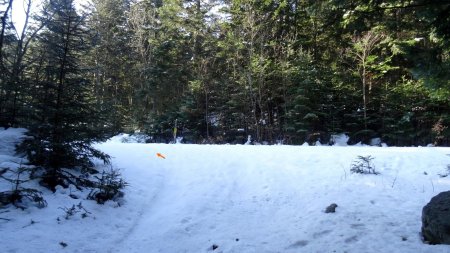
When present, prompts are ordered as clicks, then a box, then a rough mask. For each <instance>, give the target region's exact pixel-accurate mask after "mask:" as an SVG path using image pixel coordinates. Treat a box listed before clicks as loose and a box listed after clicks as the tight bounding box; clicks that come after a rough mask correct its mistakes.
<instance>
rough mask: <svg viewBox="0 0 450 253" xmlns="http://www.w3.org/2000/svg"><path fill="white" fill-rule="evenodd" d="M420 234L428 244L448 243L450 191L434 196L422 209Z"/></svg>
mask: <svg viewBox="0 0 450 253" xmlns="http://www.w3.org/2000/svg"><path fill="white" fill-rule="evenodd" d="M422 236H423V238H424V240H425V241H426V242H428V243H430V244H450V191H446V192H441V193H439V194H438V195H436V196H434V197H433V198H432V199H431V200H430V202H429V203H428V204H427V205H426V206H424V208H423V209H422Z"/></svg>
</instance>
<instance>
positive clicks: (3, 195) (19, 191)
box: [0, 165, 47, 209]
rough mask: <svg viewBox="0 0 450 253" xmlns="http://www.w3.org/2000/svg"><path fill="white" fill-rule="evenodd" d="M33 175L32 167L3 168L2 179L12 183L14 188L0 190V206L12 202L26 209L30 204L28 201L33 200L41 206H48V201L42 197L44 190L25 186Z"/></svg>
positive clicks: (0, 172) (0, 174)
mask: <svg viewBox="0 0 450 253" xmlns="http://www.w3.org/2000/svg"><path fill="white" fill-rule="evenodd" d="M31 175H32V169H31V168H28V167H23V166H22V165H20V166H19V167H18V168H17V169H10V168H2V169H1V171H0V179H3V180H5V181H7V182H9V183H11V185H12V189H11V190H10V191H3V192H0V207H1V206H4V205H8V204H12V205H14V206H15V207H17V208H21V209H25V208H26V207H27V205H28V203H27V202H32V203H34V204H36V206H38V207H39V208H42V207H45V206H47V202H46V201H45V199H44V198H43V197H42V192H40V191H38V190H36V189H32V188H26V187H24V186H23V184H24V183H27V182H29V181H31V180H33V178H32V176H31Z"/></svg>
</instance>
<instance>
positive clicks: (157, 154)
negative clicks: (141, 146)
mask: <svg viewBox="0 0 450 253" xmlns="http://www.w3.org/2000/svg"><path fill="white" fill-rule="evenodd" d="M156 156H157V157H159V158H162V159H166V157H165V156H163V155H162V154H161V153H156Z"/></svg>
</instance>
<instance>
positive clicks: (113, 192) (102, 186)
mask: <svg viewBox="0 0 450 253" xmlns="http://www.w3.org/2000/svg"><path fill="white" fill-rule="evenodd" d="M120 176H121V175H120V173H119V171H118V170H114V169H111V170H110V171H103V172H102V174H101V176H100V177H98V176H95V178H96V179H97V181H96V182H95V183H94V185H93V188H92V190H91V192H90V193H89V195H88V199H93V200H95V201H97V203H98V204H104V203H105V202H106V201H108V200H117V199H118V198H120V197H123V195H124V193H123V192H122V191H121V190H122V189H123V188H125V187H126V186H127V185H128V184H127V183H126V182H125V181H124V180H123V179H122V178H121V177H120Z"/></svg>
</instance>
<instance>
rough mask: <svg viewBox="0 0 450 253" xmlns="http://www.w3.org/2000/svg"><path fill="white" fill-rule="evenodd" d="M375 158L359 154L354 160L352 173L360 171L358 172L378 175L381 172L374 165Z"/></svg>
mask: <svg viewBox="0 0 450 253" xmlns="http://www.w3.org/2000/svg"><path fill="white" fill-rule="evenodd" d="M374 159H375V158H374V157H372V156H370V155H369V156H358V158H357V159H356V160H355V161H353V163H352V165H351V168H350V171H351V172H352V173H358V174H374V175H378V174H380V173H379V172H377V171H376V170H375V166H374V165H373V162H372V160H374Z"/></svg>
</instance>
